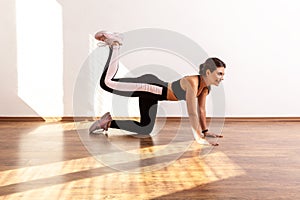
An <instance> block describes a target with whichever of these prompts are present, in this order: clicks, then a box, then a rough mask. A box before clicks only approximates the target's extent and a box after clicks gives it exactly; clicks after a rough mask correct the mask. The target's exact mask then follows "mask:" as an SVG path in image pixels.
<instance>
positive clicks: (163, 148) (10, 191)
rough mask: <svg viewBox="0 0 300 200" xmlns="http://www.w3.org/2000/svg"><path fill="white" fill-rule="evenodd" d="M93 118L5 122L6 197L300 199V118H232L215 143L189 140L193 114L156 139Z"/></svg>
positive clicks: (1, 135) (0, 172)
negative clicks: (95, 127) (94, 125)
mask: <svg viewBox="0 0 300 200" xmlns="http://www.w3.org/2000/svg"><path fill="white" fill-rule="evenodd" d="M89 125H90V123H89V122H80V123H74V122H73V123H72V122H59V123H44V122H1V123H0V151H1V154H0V199H7V200H10V199H13V200H17V199H28V200H32V199H39V200H40V199H43V200H45V199H51V200H52V199H68V200H69V199H238V200H239V199H285V200H286V199H299V198H300V156H299V155H300V123H299V122H268V121H265V122H242V121H240V122H226V123H225V126H224V128H223V135H224V138H223V139H220V140H218V141H219V143H220V146H218V147H215V148H209V147H203V146H200V145H198V144H195V143H191V140H190V135H191V132H190V131H189V128H188V127H189V124H188V122H187V121H184V122H183V126H184V127H185V129H186V131H181V132H179V133H178V131H177V129H176V128H177V125H178V122H177V121H176V120H168V121H167V122H166V126H165V128H164V131H161V132H160V133H158V134H157V135H154V136H153V137H152V138H135V137H132V136H127V135H120V133H117V132H116V131H110V133H109V134H110V135H109V137H108V138H107V137H105V136H104V135H93V136H90V135H88V134H87V128H88V126H89ZM174 133H176V134H177V135H176V134H174ZM175 136H176V137H177V136H178V137H177V138H176V139H174V137H175Z"/></svg>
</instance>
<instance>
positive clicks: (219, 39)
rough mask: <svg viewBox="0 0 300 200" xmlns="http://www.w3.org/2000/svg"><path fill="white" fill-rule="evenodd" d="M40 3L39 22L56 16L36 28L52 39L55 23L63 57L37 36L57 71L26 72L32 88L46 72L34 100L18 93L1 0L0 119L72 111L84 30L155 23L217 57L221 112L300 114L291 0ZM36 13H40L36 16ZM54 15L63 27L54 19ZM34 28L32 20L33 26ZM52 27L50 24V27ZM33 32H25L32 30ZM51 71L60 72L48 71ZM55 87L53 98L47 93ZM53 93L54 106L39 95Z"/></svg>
mask: <svg viewBox="0 0 300 200" xmlns="http://www.w3.org/2000/svg"><path fill="white" fill-rule="evenodd" d="M35 1H36V2H35ZM37 2H38V0H30V1H28V4H30V3H31V4H32V5H29V7H30V6H31V8H32V10H33V12H36V11H37V10H38V9H43V10H46V8H45V7H42V6H39V4H38V3H37ZM45 2H47V3H48V4H49V5H52V7H51V9H52V10H51V12H48V14H47V12H43V11H42V12H37V13H44V14H41V15H43V17H44V18H45V19H48V18H47V16H46V15H52V14H55V16H56V17H55V20H52V21H51V20H50V21H47V22H45V24H46V25H48V26H42V31H41V33H43V32H47V33H48V34H49V35H50V36H51V33H53V34H55V37H57V36H59V35H60V34H59V32H60V30H59V29H60V27H61V26H62V27H61V31H62V33H61V36H62V37H63V38H62V39H63V44H62V45H63V55H62V57H60V56H59V55H57V54H56V53H55V52H57V51H58V52H59V51H60V50H62V49H61V48H62V47H61V46H60V45H54V47H51V48H52V49H50V50H49V48H48V49H47V47H49V43H48V45H45V42H46V41H49V40H47V38H45V40H44V41H43V40H42V39H39V42H40V45H41V47H42V50H45V51H46V53H47V55H48V57H47V59H49V58H51V56H52V59H53V61H54V62H53V63H58V65H59V64H60V63H62V64H63V70H62V72H60V71H59V70H58V69H57V68H55V70H56V71H53V70H54V69H52V68H51V66H47V65H45V66H44V67H45V68H44V70H41V71H36V70H34V71H31V73H32V79H33V80H34V81H36V82H33V83H32V85H37V84H38V81H40V80H36V78H35V77H37V76H39V77H45V82H46V83H48V85H47V84H44V85H42V87H41V88H37V89H36V90H34V91H36V92H35V93H33V94H32V93H30V96H31V97H32V98H33V99H35V100H36V99H40V100H39V101H28V99H25V100H24V99H22V97H20V95H19V94H18V87H19V86H20V85H18V84H19V82H18V79H19V78H20V77H22V74H20V70H18V69H20V66H22V63H20V61H19V63H18V45H19V44H20V42H19V43H18V42H17V32H16V30H17V27H18V24H17V23H16V14H17V13H16V3H18V1H16V2H14V1H11V0H2V1H0V13H1V17H0V22H1V26H2V30H5V31H1V32H0V41H1V47H0V52H1V59H0V76H1V85H0V90H1V94H2V95H1V104H0V115H1V116H36V115H42V116H50V115H59V114H62V115H64V116H71V115H73V90H74V86H75V82H76V78H77V76H78V73H79V71H80V69H81V67H82V65H83V63H84V62H85V59H86V58H87V56H88V54H89V52H90V51H91V46H90V45H91V44H90V35H91V34H94V33H95V32H96V31H98V30H100V29H105V30H112V31H119V32H126V31H131V30H134V29H139V28H161V29H168V30H172V31H176V32H178V33H181V34H184V35H186V36H187V37H189V38H191V39H192V40H194V41H195V42H197V43H198V44H199V45H200V46H201V47H202V48H204V49H205V51H206V52H207V53H208V55H209V56H217V57H219V58H221V59H222V60H224V61H225V62H226V64H227V66H228V67H227V69H226V75H225V81H224V88H225V95H226V116H237V117H254V116H266V117H270V116H271V117H284V116H299V115H300V106H298V102H299V99H300V90H299V89H298V85H299V84H300V80H299V78H298V76H299V75H298V74H299V73H300V69H299V61H298V60H299V59H298V56H299V52H300V37H299V35H300V27H299V26H298V19H299V18H300V12H299V10H300V3H299V1H297V0H264V1H259V0H251V1H250V0H247V1H246V0H244V1H239V0H227V1H222V0H189V1H183V0H164V1H161V0H151V1H150V0H127V1H122V0H100V1H99V0H86V1H83V0H81V1H72V0H58V1H55V0H45ZM60 10H61V12H60ZM60 13H61V16H60ZM36 17H37V18H39V16H38V15H37V16H36ZM60 17H61V22H62V25H59V23H60V22H58V21H57V19H59V18H60ZM39 23H41V22H39ZM40 25H41V24H37V27H39V26H40ZM47 27H48V28H47ZM53 27H56V28H54V29H55V30H53ZM38 30H39V29H35V30H32V31H33V33H36V32H37V31H38ZM48 37H49V36H48ZM57 41H59V39H58V40H57ZM52 42H55V41H52ZM46 44H47V42H46ZM27 48H28V49H27V50H28V51H29V52H30V51H32V50H33V49H31V48H34V47H31V46H28V47H27ZM29 64H30V63H29ZM35 65H38V64H35ZM182 67H184V66H182ZM46 72H47V73H46ZM54 72H55V73H63V74H56V75H57V76H55V75H53V74H52V73H54ZM52 77H53V80H54V81H55V82H57V81H58V82H59V81H60V80H61V79H62V81H61V84H56V85H54V86H53V85H51V78H52ZM32 85H31V86H30V87H32ZM28 87H29V86H28ZM42 88H51V92H49V93H43V94H42V96H43V98H42V97H41V93H40V91H41V89H42ZM28 90H29V91H30V88H29V89H28ZM55 90H57V91H58V94H59V95H56V93H55V92H53V91H55ZM61 91H62V92H61ZM53 95H54V96H55V102H56V103H55V104H50V103H46V104H45V98H48V99H51V98H53ZM30 102H34V104H31V103H30ZM39 103H40V104H39ZM37 104H39V105H37ZM167 107H168V106H167ZM57 108H59V109H58V110H57ZM60 109H63V111H60ZM53 110H57V112H56V111H55V112H53ZM170 113H171V114H170V115H176V113H173V112H171V111H170Z"/></svg>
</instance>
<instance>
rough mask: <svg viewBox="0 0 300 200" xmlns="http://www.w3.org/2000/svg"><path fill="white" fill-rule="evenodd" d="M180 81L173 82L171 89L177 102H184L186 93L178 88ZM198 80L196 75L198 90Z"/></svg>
mask: <svg viewBox="0 0 300 200" xmlns="http://www.w3.org/2000/svg"><path fill="white" fill-rule="evenodd" d="M180 80H181V79H179V80H177V81H174V82H173V83H172V86H171V87H172V90H173V92H174V94H175V96H176V98H177V99H178V100H186V91H184V90H183V89H182V87H181V86H180ZM200 80H201V79H200V75H198V90H199V88H200Z"/></svg>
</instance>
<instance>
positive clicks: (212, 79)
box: [206, 67, 225, 86]
mask: <svg viewBox="0 0 300 200" xmlns="http://www.w3.org/2000/svg"><path fill="white" fill-rule="evenodd" d="M224 71H225V68H224V67H217V69H216V70H215V71H213V72H210V71H209V70H207V71H206V78H207V79H208V81H209V83H210V85H215V86H218V85H219V84H220V82H221V81H222V80H224V74H225V73H224Z"/></svg>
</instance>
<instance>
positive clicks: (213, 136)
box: [204, 132, 223, 138]
mask: <svg viewBox="0 0 300 200" xmlns="http://www.w3.org/2000/svg"><path fill="white" fill-rule="evenodd" d="M204 136H205V137H212V138H222V137H223V135H218V134H215V133H212V132H206V133H204Z"/></svg>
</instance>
